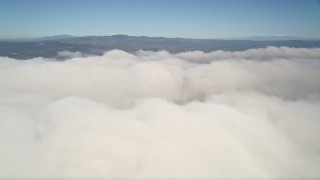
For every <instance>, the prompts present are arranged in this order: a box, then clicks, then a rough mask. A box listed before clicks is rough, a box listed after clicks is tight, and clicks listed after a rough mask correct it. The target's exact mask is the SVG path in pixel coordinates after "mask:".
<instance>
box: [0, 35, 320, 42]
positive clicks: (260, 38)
mask: <svg viewBox="0 0 320 180" xmlns="http://www.w3.org/2000/svg"><path fill="white" fill-rule="evenodd" d="M105 37H113V38H118V39H121V38H122V39H123V38H134V37H136V38H137V37H139V38H165V39H192V40H250V41H294V40H299V41H300V40H301V41H312V40H314V41H318V40H320V39H311V38H302V37H296V36H284V35H275V36H250V37H244V38H207V39H200V38H182V37H178V38H172V37H170V38H168V37H149V36H129V35H124V34H117V35H110V36H71V35H67V34H62V35H53V36H44V37H39V38H24V39H0V41H14V42H25V41H27V42H30V41H48V40H49V41H50V40H61V39H69V38H105Z"/></svg>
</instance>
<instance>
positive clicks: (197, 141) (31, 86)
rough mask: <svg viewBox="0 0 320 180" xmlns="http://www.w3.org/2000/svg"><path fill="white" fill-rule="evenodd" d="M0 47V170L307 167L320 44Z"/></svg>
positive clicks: (184, 174)
mask: <svg viewBox="0 0 320 180" xmlns="http://www.w3.org/2000/svg"><path fill="white" fill-rule="evenodd" d="M63 54H64V55H68V56H69V55H72V56H69V57H72V58H71V59H69V60H66V61H55V60H52V59H43V58H36V59H31V60H26V61H19V60H15V59H10V58H4V57H0V84H1V85H0V114H1V118H0V147H1V149H0V177H29V178H30V177H42V178H44V177H65V178H68V177H70V178H79V177H85V178H92V177H94V178H101V177H102V178H106V177H107V178H108V177H130V178H133V177H135V178H144V177H147V178H153V177H160V178H161V177H163V178H165V177H173V178H176V177H180V178H218V177H219V178H221V177H223V178H307V177H309V178H310V177H311V178H312V177H318V176H319V175H320V174H319V171H318V169H320V153H319V152H320V143H319V142H320V141H319V137H320V134H319V131H318V130H319V129H320V122H319V121H318V119H319V117H320V111H319V110H320V98H319V97H320V79H319V78H318V77H320V49H298V48H285V47H281V48H275V47H268V48H264V49H251V50H247V51H241V52H225V51H215V52H211V53H203V52H186V53H180V54H170V53H168V52H166V51H160V52H148V51H138V52H136V53H133V54H130V53H127V52H124V51H120V50H113V51H109V52H106V53H105V54H104V55H103V56H86V57H85V56H83V55H81V54H79V53H76V54H74V53H70V52H67V51H64V52H63Z"/></svg>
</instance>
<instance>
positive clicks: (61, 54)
mask: <svg viewBox="0 0 320 180" xmlns="http://www.w3.org/2000/svg"><path fill="white" fill-rule="evenodd" d="M57 55H58V57H61V58H76V57H85V55H84V54H83V53H82V52H79V51H76V52H70V51H66V50H65V51H59V52H58V53H57Z"/></svg>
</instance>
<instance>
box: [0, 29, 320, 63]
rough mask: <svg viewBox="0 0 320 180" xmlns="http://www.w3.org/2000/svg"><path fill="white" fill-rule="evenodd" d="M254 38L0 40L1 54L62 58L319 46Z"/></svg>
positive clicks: (70, 37)
mask: <svg viewBox="0 0 320 180" xmlns="http://www.w3.org/2000/svg"><path fill="white" fill-rule="evenodd" d="M282 38H283V37H282ZM254 39H255V40H253V39H238V40H218V39H187V38H164V37H147V36H128V35H121V34H120V35H113V36H84V37H74V36H69V35H57V36H48V37H42V38H35V39H28V40H20V41H18V40H16V41H0V56H6V57H12V58H17V59H30V58H35V57H47V58H61V57H60V56H59V52H60V51H70V52H81V53H82V54H87V55H102V54H103V53H104V52H106V51H109V50H113V49H119V50H123V51H126V52H135V51H137V50H145V51H162V50H165V51H168V52H170V53H180V52H186V51H203V52H211V51H216V50H224V51H243V50H247V49H252V48H264V47H267V46H275V47H281V46H286V47H295V48H315V47H319V48H320V41H317V40H291V39H290V40H279V39H277V40H259V38H257V37H255V38H254Z"/></svg>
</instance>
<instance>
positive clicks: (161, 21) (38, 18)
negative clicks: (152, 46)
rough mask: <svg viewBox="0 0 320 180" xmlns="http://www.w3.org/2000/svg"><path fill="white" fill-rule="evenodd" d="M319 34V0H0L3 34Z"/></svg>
mask: <svg viewBox="0 0 320 180" xmlns="http://www.w3.org/2000/svg"><path fill="white" fill-rule="evenodd" d="M57 34H70V35H75V36H85V35H113V34H128V35H146V36H165V37H192V38H236V37H247V36H265V35H288V36H299V37H310V38H320V4H319V1H318V0H54V1H49V0H45V1H44V0H0V38H28V37H39V36H47V35H57Z"/></svg>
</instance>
